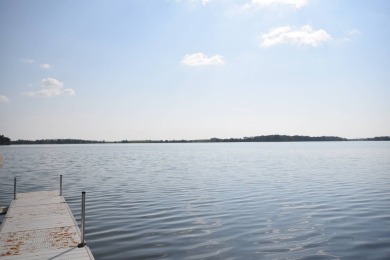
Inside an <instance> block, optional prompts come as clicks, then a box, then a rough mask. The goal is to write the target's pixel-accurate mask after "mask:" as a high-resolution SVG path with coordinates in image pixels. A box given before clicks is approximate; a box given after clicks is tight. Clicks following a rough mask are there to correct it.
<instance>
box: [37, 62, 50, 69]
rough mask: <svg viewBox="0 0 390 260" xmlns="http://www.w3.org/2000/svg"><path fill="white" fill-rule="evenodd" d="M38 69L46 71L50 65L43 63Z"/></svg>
mask: <svg viewBox="0 0 390 260" xmlns="http://www.w3.org/2000/svg"><path fill="white" fill-rule="evenodd" d="M39 67H41V68H42V69H45V70H48V69H50V68H51V65H50V64H47V63H43V64H41V65H39Z"/></svg>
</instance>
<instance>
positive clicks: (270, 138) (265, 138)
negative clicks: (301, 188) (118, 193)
mask: <svg viewBox="0 0 390 260" xmlns="http://www.w3.org/2000/svg"><path fill="white" fill-rule="evenodd" d="M2 137H3V138H2V139H3V141H2V142H0V144H2V145H22V144H118V143H119V144H123V143H125V144H129V143H136V144H140V143H249V142H345V141H390V136H378V137H373V138H359V139H347V138H342V137H338V136H302V135H293V136H290V135H261V136H253V137H243V138H210V139H201V140H122V141H94V140H82V139H39V140H20V139H19V140H16V141H11V140H10V139H9V138H6V137H4V136H2ZM4 139H5V140H4Z"/></svg>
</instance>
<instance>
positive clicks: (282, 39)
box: [261, 25, 332, 47]
mask: <svg viewBox="0 0 390 260" xmlns="http://www.w3.org/2000/svg"><path fill="white" fill-rule="evenodd" d="M331 39H332V36H330V34H328V33H327V32H326V31H325V30H323V29H319V30H317V31H314V30H313V28H312V27H311V26H310V25H305V26H302V27H301V28H299V29H293V28H292V27H290V26H285V27H278V28H274V29H272V30H271V31H270V32H269V33H265V34H263V35H261V46H262V47H271V46H274V45H279V44H290V45H309V46H312V47H317V46H318V45H319V44H321V43H323V42H326V41H329V40H331Z"/></svg>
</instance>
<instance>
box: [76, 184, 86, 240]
mask: <svg viewBox="0 0 390 260" xmlns="http://www.w3.org/2000/svg"><path fill="white" fill-rule="evenodd" d="M81 196H82V202H81V242H80V244H78V245H77V247H84V246H85V239H84V234H85V191H83V192H82V193H81Z"/></svg>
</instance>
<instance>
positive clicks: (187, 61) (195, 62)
mask: <svg viewBox="0 0 390 260" xmlns="http://www.w3.org/2000/svg"><path fill="white" fill-rule="evenodd" d="M181 64H183V65H185V66H211V65H223V64H225V61H224V59H223V57H222V56H221V55H214V56H211V57H208V56H207V55H205V54H203V53H201V52H198V53H193V54H187V55H185V56H184V58H183V59H182V61H181Z"/></svg>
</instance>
